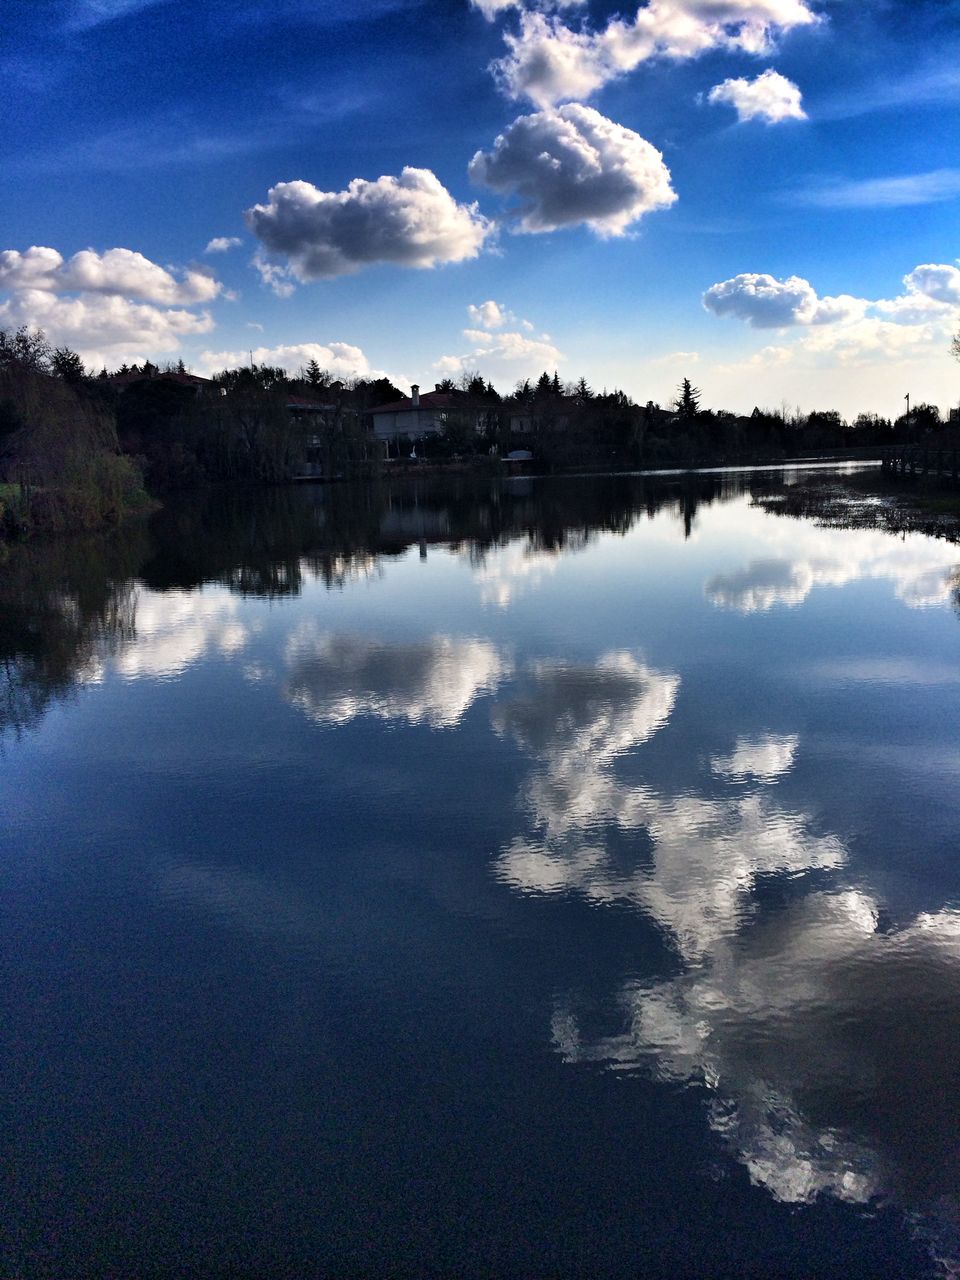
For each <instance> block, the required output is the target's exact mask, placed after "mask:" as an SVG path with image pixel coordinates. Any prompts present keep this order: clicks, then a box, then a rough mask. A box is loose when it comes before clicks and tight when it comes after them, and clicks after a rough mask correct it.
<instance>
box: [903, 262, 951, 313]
mask: <svg viewBox="0 0 960 1280" xmlns="http://www.w3.org/2000/svg"><path fill="white" fill-rule="evenodd" d="M903 283H904V284H905V285H906V288H907V292H908V293H912V294H923V295H924V296H925V297H927V298H932V299H933V300H934V301H935V302H945V303H948V304H949V305H950V306H953V307H960V271H958V270H957V268H956V267H951V266H947V265H944V264H943V263H932V262H927V263H923V264H922V265H921V266H919V267H914V269H913V270H912V271H911V272H910V274H909V275H906V276H904V277H903Z"/></svg>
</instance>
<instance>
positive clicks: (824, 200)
mask: <svg viewBox="0 0 960 1280" xmlns="http://www.w3.org/2000/svg"><path fill="white" fill-rule="evenodd" d="M958 195H960V169H934V170H932V171H931V172H929V173H915V174H911V175H908V176H906V177H899V178H866V179H863V180H861V181H856V182H836V181H830V182H823V183H821V184H820V185H812V184H809V183H808V184H807V186H806V187H805V188H804V189H803V190H801V191H791V192H789V194H788V196H787V197H786V198H787V199H789V201H790V203H799V204H808V205H814V206H816V207H818V208H821V209H899V208H906V207H910V206H911V205H920V204H940V203H942V202H943V201H945V200H954V199H956V197H957V196H958Z"/></svg>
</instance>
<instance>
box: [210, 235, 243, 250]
mask: <svg viewBox="0 0 960 1280" xmlns="http://www.w3.org/2000/svg"><path fill="white" fill-rule="evenodd" d="M242 244H243V241H242V240H241V239H240V237H239V236H214V237H213V239H212V240H211V241H210V242H209V243H208V245H207V247H206V249H204V251H203V252H204V253H227V252H228V251H229V250H230V249H236V248H238V247H239V246H240V245H242Z"/></svg>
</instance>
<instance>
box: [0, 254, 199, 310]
mask: <svg viewBox="0 0 960 1280" xmlns="http://www.w3.org/2000/svg"><path fill="white" fill-rule="evenodd" d="M179 274H180V276H181V277H182V278H181V279H179V280H178V279H177V278H176V277H175V276H174V274H173V272H172V271H170V270H168V269H167V268H165V267H161V266H159V265H158V264H157V263H155V262H151V261H150V259H149V258H146V257H144V255H143V254H142V253H136V252H134V251H133V250H131V249H108V250H107V251H106V252H105V253H102V254H100V253H96V252H95V251H94V250H93V249H82V250H81V251H80V252H79V253H75V254H74V255H73V257H72V258H69V259H66V260H65V259H64V257H63V255H62V254H60V253H58V252H57V250H56V249H50V248H48V247H45V246H43V245H33V246H31V248H29V249H27V250H26V251H25V252H24V253H19V252H18V251H17V250H16V249H5V250H4V251H3V252H2V253H0V289H6V290H20V289H43V290H47V291H49V292H51V293H78V292H84V293H105V294H118V295H122V296H124V297H127V298H135V299H138V300H140V301H143V302H156V303H160V304H162V305H166V306H176V305H188V306H189V305H190V304H191V303H195V302H211V301H212V300H213V299H214V298H216V297H218V296H219V295H220V294H221V293H222V286H221V285H220V283H219V282H218V281H217V280H215V279H214V278H213V276H211V275H208V274H207V273H206V272H205V271H200V270H198V269H197V268H195V267H187V268H185V269H184V270H182V271H181V272H180V273H179Z"/></svg>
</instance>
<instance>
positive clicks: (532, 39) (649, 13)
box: [494, 0, 818, 107]
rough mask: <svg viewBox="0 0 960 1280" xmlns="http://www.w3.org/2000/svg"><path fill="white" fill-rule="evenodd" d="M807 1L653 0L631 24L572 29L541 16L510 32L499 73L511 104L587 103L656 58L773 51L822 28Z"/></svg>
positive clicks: (532, 16) (525, 16)
mask: <svg viewBox="0 0 960 1280" xmlns="http://www.w3.org/2000/svg"><path fill="white" fill-rule="evenodd" d="M817 21H818V19H817V17H816V15H815V14H814V13H813V12H812V11H811V10H810V9H809V8H808V6H807V4H806V3H804V0H650V3H648V4H646V5H642V6H641V7H640V8H639V9H638V10H637V14H636V17H635V18H634V19H633V20H632V21H624V20H623V19H622V18H614V19H613V20H612V21H611V22H610V23H609V24H608V25H607V26H606V27H605V28H604V29H603V30H602V31H599V32H593V31H590V30H589V29H587V28H584V29H581V30H576V31H575V30H573V29H571V28H570V27H568V26H566V25H565V24H564V23H562V22H560V21H559V20H558V19H557V18H550V17H546V16H544V15H543V14H542V13H536V12H534V13H530V12H525V13H523V14H522V15H521V19H520V29H519V31H518V32H506V33H505V35H504V39H505V40H506V43H507V47H508V50H509V52H508V53H507V55H506V56H505V57H504V58H502V59H500V61H499V62H497V63H495V64H494V73H495V75H496V77H497V79H498V81H499V83H500V85H501V87H502V88H503V89H504V90H505V92H506V93H508V94H509V95H510V97H512V98H520V97H527V98H529V99H530V100H531V101H532V102H534V103H535V104H536V105H537V106H539V107H546V106H552V105H554V104H555V103H557V102H563V101H571V100H583V99H585V98H588V97H589V96H590V95H591V94H593V93H595V92H596V91H597V90H598V89H600V88H602V87H603V85H605V84H607V83H608V82H609V81H611V80H613V79H616V78H617V77H618V76H621V75H623V74H625V73H626V72H629V71H632V70H634V69H635V68H636V67H638V66H640V64H641V63H643V62H647V61H649V60H650V59H652V58H671V59H675V60H684V59H689V58H695V57H697V56H698V55H700V54H702V53H705V52H707V51H708V50H710V49H717V48H723V49H734V50H742V51H744V52H746V53H754V54H763V53H768V52H769V51H770V50H771V48H772V46H773V42H774V39H775V38H776V36H778V35H779V34H780V33H782V32H786V31H790V30H792V29H793V28H795V27H800V26H809V25H811V24H812V23H815V22H817Z"/></svg>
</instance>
